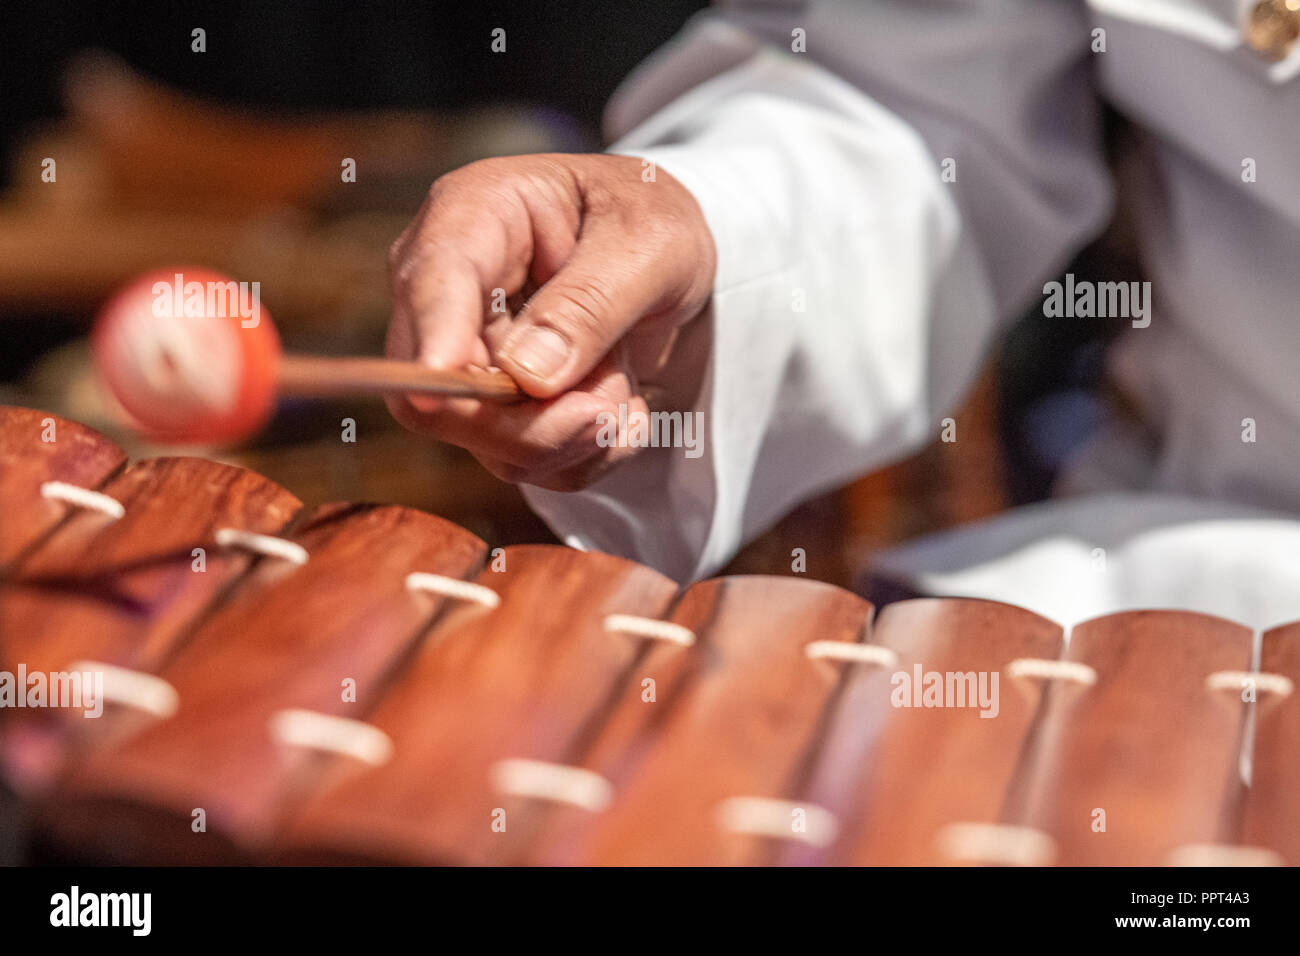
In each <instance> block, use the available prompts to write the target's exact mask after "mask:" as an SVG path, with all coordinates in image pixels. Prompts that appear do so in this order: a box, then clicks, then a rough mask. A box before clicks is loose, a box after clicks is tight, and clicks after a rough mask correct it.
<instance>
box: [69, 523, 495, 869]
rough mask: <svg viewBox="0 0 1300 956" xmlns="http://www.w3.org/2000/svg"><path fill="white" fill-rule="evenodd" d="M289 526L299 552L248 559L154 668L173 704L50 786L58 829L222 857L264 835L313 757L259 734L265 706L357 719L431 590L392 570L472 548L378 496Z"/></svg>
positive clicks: (426, 564) (136, 854)
mask: <svg viewBox="0 0 1300 956" xmlns="http://www.w3.org/2000/svg"><path fill="white" fill-rule="evenodd" d="M293 538H294V540H295V541H297V542H298V543H300V544H301V545H302V546H303V547H305V548H306V549H307V551H308V553H309V554H310V556H311V557H310V560H309V561H308V562H307V563H306V564H305V565H302V566H300V567H292V566H291V567H285V565H284V563H283V562H278V563H270V562H268V563H264V564H263V565H260V566H259V567H258V568H257V569H255V570H254V572H253V573H252V575H251V576H250V578H251V579H250V580H249V581H247V582H245V584H244V585H243V586H242V587H241V588H240V589H239V590H238V591H236V592H235V593H234V595H233V596H232V597H231V598H230V599H229V601H228V602H227V603H226V604H225V605H224V606H223V607H222V608H221V609H220V611H218V612H217V613H216V614H214V615H213V616H212V617H211V618H209V619H208V620H207V621H206V622H205V623H204V625H203V626H202V628H201V629H200V630H199V631H198V633H196V634H195V635H194V637H193V639H192V640H191V641H190V642H189V643H188V644H187V645H186V647H185V649H184V651H183V653H181V654H180V655H178V656H177V657H176V659H175V660H174V661H173V662H172V663H171V664H169V665H168V666H167V667H165V668H164V669H163V670H162V671H161V673H160V676H161V677H163V678H164V679H165V680H167V681H168V682H170V683H171V684H172V686H173V687H175V688H176V691H177V692H178V694H179V696H180V707H179V710H178V711H177V712H176V714H175V715H174V716H173V717H171V718H170V719H167V720H164V721H160V722H156V723H153V724H151V725H150V726H148V727H147V728H145V729H143V730H141V731H140V732H139V733H137V734H135V735H134V736H132V737H130V738H129V739H128V740H126V741H125V742H124V743H122V744H120V745H118V746H116V747H108V748H104V749H100V750H98V751H96V752H95V753H94V754H93V756H91V757H90V758H89V759H88V760H87V761H86V762H85V763H84V764H82V765H81V766H79V767H77V768H76V769H75V771H74V772H72V773H71V774H70V775H69V776H68V778H67V779H66V780H65V781H64V783H63V784H62V785H61V786H60V788H59V791H58V792H57V793H56V794H54V795H53V797H52V798H51V801H50V804H49V806H50V808H51V812H50V815H49V819H50V821H51V825H52V826H53V827H55V828H56V829H57V832H58V833H60V834H61V835H62V838H63V839H64V840H66V841H68V842H70V843H74V844H77V845H81V846H92V845H93V846H98V847H99V848H100V849H101V850H103V851H105V852H106V853H107V854H108V855H110V856H113V857H115V858H118V859H125V860H139V859H145V860H160V861H175V860H186V861H194V860H210V861H219V862H230V861H236V860H242V859H247V858H248V857H249V855H251V854H254V853H256V852H258V851H259V850H260V849H262V848H264V847H265V845H266V844H267V842H268V841H269V840H270V839H271V836H272V834H273V832H274V829H275V827H276V826H277V824H278V822H279V820H280V818H281V815H282V813H283V811H284V808H285V807H286V806H287V805H290V804H291V803H292V802H293V801H294V800H295V799H296V798H297V796H298V794H299V792H300V790H301V789H303V788H307V787H309V786H310V784H311V781H312V780H313V779H314V778H315V776H316V774H317V773H318V772H319V770H320V769H321V767H322V764H323V759H322V757H321V756H320V754H318V753H317V752H315V751H311V750H306V749H303V748H300V747H296V746H286V745H283V744H281V743H278V742H277V741H276V740H274V739H273V738H272V735H271V733H270V732H269V729H268V728H269V722H270V720H271V717H272V715H274V714H275V713H276V712H277V711H280V710H281V709H285V708H304V709H308V710H312V711H316V712H320V713H325V714H332V715H336V716H342V717H361V716H364V713H365V711H366V710H367V709H369V708H371V707H373V706H374V704H375V702H376V701H377V700H378V699H379V698H380V696H381V695H382V692H383V688H384V686H385V683H386V682H387V681H388V680H390V679H391V678H392V676H393V672H394V669H395V667H396V666H397V665H398V663H399V662H400V661H401V660H402V658H403V656H404V655H405V654H406V653H408V652H409V650H410V648H411V647H412V646H413V645H414V643H415V642H416V641H417V640H418V638H419V636H420V635H421V634H422V633H423V632H424V631H425V630H426V629H427V627H428V626H429V623H430V622H431V621H432V620H433V619H434V617H435V616H436V615H437V613H438V612H439V611H440V610H441V609H442V608H443V607H444V605H445V602H446V599H444V598H441V597H438V596H435V595H432V594H428V593H416V592H411V591H408V590H407V589H406V587H405V578H406V575H407V574H408V573H410V572H413V571H423V572H428V573H432V574H440V575H445V576H449V577H456V578H461V577H464V576H465V575H467V574H471V573H473V572H474V570H475V569H476V567H477V566H478V565H479V564H480V563H481V561H482V558H483V554H484V551H485V548H486V546H485V545H484V544H483V542H482V541H480V540H479V539H478V538H476V537H475V536H474V535H472V534H470V533H469V532H468V531H465V530H464V529H462V528H459V527H457V526H455V525H453V524H451V523H450V522H447V521H444V520H442V519H441V518H435V517H433V516H432V515H427V514H424V513H422V512H418V511H413V510H411V509H406V508H399V507H392V506H387V507H376V506H363V505H338V506H330V507H327V508H323V509H321V510H320V511H319V512H317V513H316V514H315V515H313V517H312V518H311V520H310V521H308V522H306V523H305V524H304V525H303V527H302V528H301V529H299V531H298V532H297V533H296V534H295V535H294V536H293ZM346 680H351V681H354V682H355V701H348V700H345V694H344V690H345V685H344V682H345V681H346ZM200 807H201V808H203V809H204V810H205V812H206V814H207V832H206V833H201V834H198V833H194V832H192V831H191V828H190V820H191V814H192V812H193V810H194V808H200ZM105 820H112V824H111V825H106V824H105V823H104V821H105Z"/></svg>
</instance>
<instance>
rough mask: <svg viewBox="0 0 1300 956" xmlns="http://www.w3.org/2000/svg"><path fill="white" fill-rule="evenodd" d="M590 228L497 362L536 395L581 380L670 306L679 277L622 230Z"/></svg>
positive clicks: (524, 312) (532, 305)
mask: <svg viewBox="0 0 1300 956" xmlns="http://www.w3.org/2000/svg"><path fill="white" fill-rule="evenodd" d="M601 233H602V230H599V229H596V230H592V231H591V232H590V233H588V234H587V235H584V236H583V238H582V239H581V240H580V241H579V243H578V245H577V246H576V247H575V248H574V251H573V254H572V255H571V256H570V257H569V260H568V261H567V262H566V263H565V264H564V266H563V267H561V269H560V271H559V272H557V273H556V274H555V275H554V276H553V277H552V278H551V279H550V281H548V282H547V283H546V284H545V285H543V286H542V287H541V288H540V289H539V290H538V291H537V292H536V294H534V295H533V297H532V298H531V299H529V301H528V303H527V305H525V306H524V308H523V310H522V311H521V312H520V313H519V316H518V318H516V319H515V322H514V327H513V328H512V329H511V330H510V333H509V335H508V336H507V337H506V340H505V344H504V345H503V346H502V347H501V349H500V351H499V352H498V354H497V355H496V356H495V359H496V362H497V364H498V365H500V366H501V367H502V368H504V369H505V370H506V371H507V372H509V373H510V374H511V375H512V376H513V377H514V379H515V380H516V381H517V382H519V385H520V387H522V388H523V389H524V391H526V392H528V393H529V394H530V395H532V396H533V397H535V398H550V397H552V396H554V395H558V394H559V393H560V392H564V391H567V390H568V389H571V388H573V387H574V386H575V385H577V384H578V383H579V382H581V381H582V380H583V379H584V378H585V377H586V376H587V375H588V374H589V373H590V372H591V370H592V369H594V368H595V367H596V365H597V363H598V362H600V360H601V359H602V358H603V357H604V356H605V355H606V354H607V353H608V352H609V351H610V349H612V348H613V347H614V345H615V344H616V343H617V342H618V340H619V339H620V338H622V337H623V335H624V333H626V332H627V331H628V329H630V328H631V327H632V326H633V325H635V324H636V323H637V322H638V321H639V320H640V319H642V318H644V317H646V316H650V315H655V314H657V313H659V312H661V311H664V310H665V309H667V308H671V306H672V303H673V301H674V300H675V298H676V296H675V295H674V293H673V290H674V289H675V288H676V286H677V283H676V281H675V279H676V277H675V276H673V275H671V274H670V272H671V270H667V269H665V268H664V266H663V264H662V260H661V261H660V263H659V264H658V265H657V264H656V263H655V261H654V260H653V258H652V257H648V256H647V255H646V252H645V250H643V249H640V248H637V247H636V243H635V242H634V241H632V239H631V237H629V236H627V235H626V233H624V232H621V231H620V232H619V234H618V235H617V236H616V237H615V238H614V239H613V241H610V238H609V237H608V236H606V237H605V238H604V239H603V240H602V236H601Z"/></svg>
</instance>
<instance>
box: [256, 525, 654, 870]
mask: <svg viewBox="0 0 1300 956" xmlns="http://www.w3.org/2000/svg"><path fill="white" fill-rule="evenodd" d="M503 558H504V563H505V569H504V570H501V571H493V570H491V569H490V568H489V569H488V570H485V571H484V572H483V573H482V574H481V575H480V576H479V579H478V580H479V582H480V583H481V584H483V585H486V586H488V587H490V588H492V589H493V590H494V591H496V592H497V593H498V594H500V596H501V604H500V606H499V607H497V608H496V609H494V610H492V611H489V612H486V613H483V612H482V611H480V610H472V609H469V608H464V609H462V610H460V611H458V612H457V613H454V614H452V615H450V616H449V617H448V618H447V619H446V620H445V621H444V622H442V623H441V624H440V625H439V627H438V628H437V630H436V631H435V632H434V633H433V635H432V636H431V637H430V639H429V640H428V641H427V642H426V643H425V645H424V646H423V648H422V649H421V651H420V653H419V655H418V656H417V658H416V659H415V661H414V662H413V663H412V665H411V666H410V667H409V668H408V669H404V672H403V675H402V677H401V679H400V681H399V682H398V684H397V686H396V687H395V688H394V689H393V691H392V692H391V693H390V694H389V695H388V696H386V697H385V699H384V701H383V703H382V704H381V705H380V707H379V708H378V710H377V711H376V712H375V713H374V714H373V716H372V717H371V718H370V721H371V722H372V723H373V724H375V725H376V726H378V727H380V728H382V729H383V730H384V731H386V732H387V733H388V734H389V736H390V737H392V739H393V741H394V745H395V753H394V757H393V760H392V761H391V762H390V763H389V764H387V765H385V766H383V767H379V768H374V769H370V768H358V767H356V766H354V765H348V763H350V762H347V763H345V762H344V761H342V760H340V761H336V762H335V763H336V766H335V767H334V768H333V771H332V774H331V779H330V786H328V787H327V788H325V789H324V790H323V791H322V792H321V793H320V794H319V795H318V796H317V797H316V798H314V799H312V800H311V801H310V802H309V803H308V805H307V806H306V807H304V808H303V809H302V811H301V812H300V813H299V814H298V815H297V816H296V818H295V819H294V821H293V822H292V824H291V826H290V828H289V833H288V834H287V835H286V837H285V838H284V840H283V845H282V852H283V854H284V855H285V856H286V857H287V858H290V859H294V860H313V861H320V860H328V859H339V858H347V859H352V860H370V861H387V862H399V863H437V862H456V863H487V862H504V861H509V860H512V859H517V858H518V857H519V855H520V853H521V852H522V851H523V849H524V847H525V846H526V845H527V841H528V839H529V836H530V834H531V833H532V829H533V828H532V826H531V825H530V824H531V823H532V822H533V818H534V817H535V811H536V809H537V808H536V807H534V806H532V801H531V800H528V799H526V798H522V797H517V796H509V795H503V794H500V793H497V792H495V791H494V790H493V787H492V784H491V771H492V767H493V765H494V764H495V763H496V762H497V761H499V760H503V759H508V758H526V759H533V760H544V761H548V762H553V763H563V762H565V761H568V760H571V759H573V755H574V751H575V749H576V748H577V747H579V746H580V744H581V740H582V737H583V735H584V734H586V733H588V732H589V727H590V725H591V724H593V723H594V722H598V721H599V720H600V719H601V718H602V716H603V712H604V708H605V706H606V704H607V702H608V700H609V697H610V695H611V693H613V692H614V691H615V689H616V688H618V687H620V686H622V685H623V684H625V683H626V681H627V679H628V673H627V671H628V668H629V666H631V665H632V664H633V663H634V661H636V660H637V659H638V657H639V656H641V655H642V653H643V652H644V650H645V645H646V641H645V640H644V639H642V638H637V637H634V636H629V635H626V634H617V633H610V632H608V631H606V630H605V629H604V627H603V621H604V619H605V617H606V615H609V614H634V615H638V616H648V617H658V616H660V615H661V614H662V613H663V612H664V611H665V610H666V609H667V607H668V605H669V603H670V602H671V600H672V598H673V596H674V595H675V593H676V590H677V587H676V585H675V584H674V583H673V582H672V581H670V580H668V579H667V578H665V577H663V576H662V575H660V574H658V573H656V572H654V571H652V570H650V569H649V568H646V567H643V566H641V565H637V564H634V563H632V562H630V561H625V560H622V559H619V558H615V557H611V556H610V555H605V554H596V553H582V552H577V551H573V550H569V549H565V548H556V547H548V546H537V547H520V548H507V549H506V551H505V552H504V556H503ZM498 808H500V810H501V811H503V812H504V814H505V816H504V822H505V825H506V828H505V830H504V831H500V830H493V828H492V824H493V812H494V811H495V810H497V809H498Z"/></svg>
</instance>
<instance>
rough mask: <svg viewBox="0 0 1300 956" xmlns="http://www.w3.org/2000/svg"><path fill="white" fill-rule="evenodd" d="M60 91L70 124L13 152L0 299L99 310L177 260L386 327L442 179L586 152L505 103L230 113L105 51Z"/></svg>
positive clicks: (552, 126) (295, 305) (287, 300)
mask: <svg viewBox="0 0 1300 956" xmlns="http://www.w3.org/2000/svg"><path fill="white" fill-rule="evenodd" d="M65 101H66V104H67V116H66V118H65V119H64V120H63V121H61V122H60V123H59V124H58V125H57V126H55V127H54V128H53V129H50V130H46V131H44V132H41V133H39V134H37V135H35V136H33V138H32V139H31V140H30V141H29V142H28V143H27V145H26V147H25V148H24V149H22V150H20V151H19V154H18V157H17V159H16V161H15V164H14V169H13V173H12V176H11V179H12V182H13V188H12V189H11V191H10V193H9V194H8V195H7V196H6V197H5V199H4V201H3V203H0V310H18V309H22V310H26V311H29V312H45V311H49V310H89V309H91V308H93V307H94V306H95V305H96V304H98V302H99V301H101V300H102V299H103V298H104V297H105V296H106V295H108V294H109V292H111V291H112V289H113V288H114V287H115V286H117V285H119V284H120V283H122V282H123V281H125V280H126V279H128V278H130V277H132V276H134V275H135V274H137V273H140V272H143V271H145V270H147V269H151V268H156V267H158V266H165V265H175V264H183V265H201V266H207V267H210V268H214V269H218V270H220V271H223V272H227V273H230V274H232V275H234V276H235V277H236V278H239V279H244V280H247V281H254V280H255V281H259V282H261V284H262V294H263V295H264V296H265V297H266V300H267V301H268V303H274V309H275V314H276V316H277V318H278V319H279V320H280V322H281V323H282V324H283V325H284V326H285V327H287V328H292V327H293V326H294V325H295V324H298V323H301V324H303V325H307V326H311V325H313V324H314V325H317V326H319V325H322V324H325V323H329V322H332V321H334V320H335V319H336V318H337V316H338V313H339V312H340V311H344V312H351V313H356V312H360V313H362V314H368V315H369V316H370V321H371V322H372V324H375V325H379V326H382V323H383V320H384V319H385V318H386V316H387V286H388V281H387V263H386V253H387V250H388V246H389V244H390V243H391V242H392V241H393V240H394V239H395V238H396V237H397V235H398V234H399V233H400V232H401V230H402V229H403V228H404V227H405V225H406V223H407V222H409V220H410V217H411V215H412V214H413V213H414V211H415V209H416V207H417V206H418V205H419V202H420V201H421V199H422V198H423V197H424V195H425V193H426V192H427V190H428V187H429V185H430V184H431V183H432V182H433V180H434V179H436V178H437V177H438V176H439V175H440V174H441V173H443V172H445V171H446V170H448V169H451V168H453V167H455V166H458V165H461V164H463V163H465V162H470V161H472V160H474V159H479V158H482V157H483V156H486V155H498V154H502V153H511V152H514V153H522V152H544V151H547V150H552V149H559V148H564V147H565V146H568V145H576V144H572V143H571V142H570V141H571V139H572V133H571V131H570V130H569V128H568V127H567V126H564V125H563V124H557V123H554V122H550V121H548V119H547V117H546V115H545V114H542V113H536V112H529V111H527V110H522V109H517V108H509V107H502V108H498V109H494V110H480V111H476V112H474V113H469V114H447V115H440V114H435V113H432V112H416V111H376V112H354V113H312V114H297V115H282V114H281V115H278V114H271V113H268V112H267V111H257V110H251V109H242V108H236V107H232V106H228V105H225V104H221V103H217V102H213V101H210V100H206V99H202V98H199V97H195V96H191V95H189V94H186V93H183V92H180V91H177V90H174V89H171V88H169V87H166V86H164V85H162V84H160V83H157V82H155V81H152V80H150V79H147V78H145V77H143V76H141V75H140V74H138V73H136V72H134V71H133V70H132V69H131V68H130V67H129V66H127V65H126V64H125V63H123V62H122V61H120V60H118V59H116V58H114V57H111V56H108V55H106V54H88V55H85V56H83V57H81V58H79V59H77V60H75V61H73V63H72V64H71V66H70V67H69V69H68V73H67V78H66V83H65ZM47 158H48V159H53V160H54V161H55V176H56V178H55V181H54V182H46V181H44V180H43V179H42V172H43V165H42V164H43V162H44V160H46V159H47ZM345 160H352V161H354V162H355V178H354V179H353V180H351V181H345V180H344V177H343V173H344V161H345Z"/></svg>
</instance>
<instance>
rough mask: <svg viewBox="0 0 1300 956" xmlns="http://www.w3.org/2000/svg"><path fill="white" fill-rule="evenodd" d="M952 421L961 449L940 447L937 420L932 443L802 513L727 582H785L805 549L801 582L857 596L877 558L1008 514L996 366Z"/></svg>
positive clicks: (741, 560)
mask: <svg viewBox="0 0 1300 956" xmlns="http://www.w3.org/2000/svg"><path fill="white" fill-rule="evenodd" d="M945 417H948V416H945ZM950 417H951V418H952V419H953V420H954V422H955V423H956V438H957V440H956V441H953V442H944V441H942V440H941V437H940V435H941V430H942V424H941V423H940V421H938V420H936V421H935V423H934V435H935V440H934V441H933V442H931V443H930V444H929V445H927V446H926V447H925V448H923V449H922V450H921V451H919V452H917V453H916V454H914V455H913V456H912V457H910V458H907V459H905V460H903V461H900V462H897V463H896V464H893V465H890V466H889V467H887V468H882V469H880V470H879V471H875V472H872V473H871V474H869V475H864V476H863V477H861V478H859V479H858V480H857V481H854V482H852V483H851V484H848V485H845V486H844V487H843V488H839V489H837V490H835V491H833V492H831V493H829V494H826V495H823V496H821V497H819V498H816V499H813V500H812V501H808V502H805V503H804V504H802V505H800V506H799V507H798V508H796V509H795V510H793V511H792V512H791V513H790V514H789V515H787V516H786V517H785V518H783V519H782V520H781V521H780V522H779V523H778V524H777V525H776V526H775V527H773V528H772V529H771V530H770V531H768V532H767V533H765V534H763V535H761V536H760V537H759V538H757V539H755V540H754V541H753V542H751V543H750V544H749V545H747V546H746V547H745V548H744V549H743V550H742V551H741V552H740V553H739V554H738V555H737V556H736V558H735V559H734V560H733V561H732V562H731V563H730V564H728V565H727V567H726V569H725V571H724V572H723V573H726V574H762V573H768V574H771V573H776V574H788V573H791V572H792V571H793V570H794V569H793V564H794V561H795V557H794V555H793V552H794V551H795V549H796V548H801V549H803V552H804V554H803V561H804V567H803V570H802V571H801V572H798V573H804V574H807V575H808V576H809V577H814V578H818V579H819V580H823V581H829V582H831V583H833V584H837V585H839V586H841V587H845V588H853V587H854V586H855V585H856V584H857V583H858V582H859V580H860V578H861V574H862V569H863V567H864V565H866V564H869V562H870V558H871V555H872V553H874V552H876V551H879V550H882V549H884V548H888V547H891V546H893V545H897V544H901V543H902V542H903V541H906V540H908V539H909V538H913V537H916V536H917V535H922V534H930V533H932V532H936V531H942V530H944V529H946V528H952V527H955V526H957V525H959V524H965V523H966V522H969V521H976V520H979V519H981V518H987V517H989V516H991V515H994V514H997V513H998V512H1000V511H1003V510H1005V509H1006V508H1007V507H1008V506H1009V504H1010V501H1009V498H1008V495H1007V490H1006V479H1005V471H1004V469H1005V467H1006V465H1005V460H1004V456H1003V451H1002V441H1001V438H1000V437H999V432H998V402H997V374H996V367H995V366H994V365H993V364H992V363H990V364H989V366H988V367H987V368H986V369H985V370H984V372H983V374H981V376H980V377H979V379H978V381H977V382H976V383H975V385H974V387H973V388H972V390H971V392H970V394H969V395H967V397H966V400H965V402H964V403H963V404H962V406H961V408H959V409H958V410H957V411H955V412H953V413H952V414H951V416H950Z"/></svg>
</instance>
